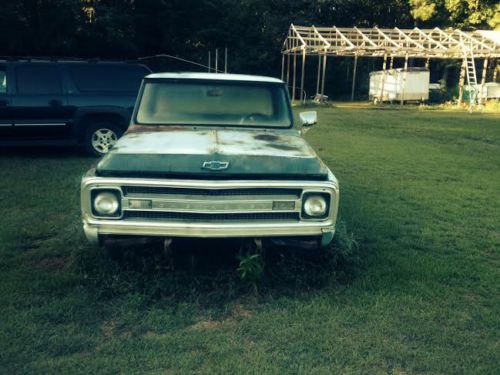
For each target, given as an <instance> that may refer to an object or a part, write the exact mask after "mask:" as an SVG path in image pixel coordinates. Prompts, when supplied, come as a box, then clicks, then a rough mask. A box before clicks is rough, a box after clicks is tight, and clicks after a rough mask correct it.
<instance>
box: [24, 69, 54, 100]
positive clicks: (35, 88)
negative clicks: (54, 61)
mask: <svg viewBox="0 0 500 375" xmlns="http://www.w3.org/2000/svg"><path fill="white" fill-rule="evenodd" d="M16 76H17V92H18V93H19V94H21V95H22V94H24V95H50V94H60V93H61V92H62V89H61V77H60V74H59V69H58V67H56V66H36V65H29V66H19V67H17V68H16Z"/></svg>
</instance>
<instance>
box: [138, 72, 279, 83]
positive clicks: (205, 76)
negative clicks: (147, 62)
mask: <svg viewBox="0 0 500 375" xmlns="http://www.w3.org/2000/svg"><path fill="white" fill-rule="evenodd" d="M145 78H156V79H161V78H164V79H201V80H220V81H247V82H270V83H283V81H282V80H280V79H278V78H273V77H265V76H254V75H248V74H228V73H153V74H150V75H148V76H146V77H145Z"/></svg>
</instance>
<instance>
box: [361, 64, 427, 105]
mask: <svg viewBox="0 0 500 375" xmlns="http://www.w3.org/2000/svg"><path fill="white" fill-rule="evenodd" d="M429 80H430V75H429V70H428V69H425V68H410V69H408V70H406V71H405V70H404V69H401V68H398V69H389V70H385V71H383V70H379V71H376V72H371V73H370V93H369V96H370V100H373V101H391V102H392V101H401V100H403V101H418V102H423V101H426V100H428V99H429Z"/></svg>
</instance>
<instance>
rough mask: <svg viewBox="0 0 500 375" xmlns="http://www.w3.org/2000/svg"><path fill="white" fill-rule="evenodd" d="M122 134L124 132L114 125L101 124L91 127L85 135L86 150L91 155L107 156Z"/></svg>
mask: <svg viewBox="0 0 500 375" xmlns="http://www.w3.org/2000/svg"><path fill="white" fill-rule="evenodd" d="M122 134H123V130H122V129H121V128H120V127H118V126H116V125H115V124H112V123H99V124H96V125H94V126H91V127H90V128H89V129H88V130H87V132H86V134H85V140H84V142H85V144H84V146H85V149H86V150H87V152H88V153H90V154H94V155H97V156H102V155H105V154H107V153H108V151H109V149H110V148H111V147H112V146H113V145H114V144H115V143H116V142H117V141H118V138H120V137H121V136H122Z"/></svg>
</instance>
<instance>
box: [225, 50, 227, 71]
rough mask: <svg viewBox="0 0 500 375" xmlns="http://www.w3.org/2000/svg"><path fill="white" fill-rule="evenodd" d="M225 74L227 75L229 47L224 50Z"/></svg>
mask: <svg viewBox="0 0 500 375" xmlns="http://www.w3.org/2000/svg"><path fill="white" fill-rule="evenodd" d="M224 73H227V47H225V48H224Z"/></svg>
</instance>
